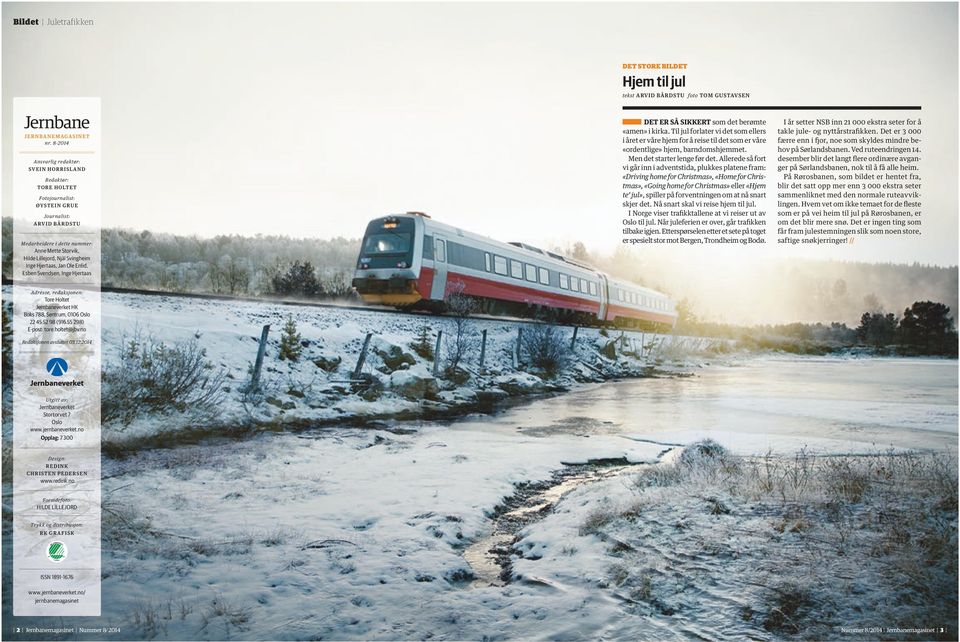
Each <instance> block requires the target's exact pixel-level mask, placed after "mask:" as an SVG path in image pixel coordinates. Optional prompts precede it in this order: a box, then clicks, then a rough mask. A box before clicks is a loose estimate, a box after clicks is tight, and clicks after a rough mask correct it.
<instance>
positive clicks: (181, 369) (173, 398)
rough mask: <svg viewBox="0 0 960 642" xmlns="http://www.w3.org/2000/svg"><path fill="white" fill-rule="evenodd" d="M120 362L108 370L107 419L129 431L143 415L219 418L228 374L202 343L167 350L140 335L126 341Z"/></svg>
mask: <svg viewBox="0 0 960 642" xmlns="http://www.w3.org/2000/svg"><path fill="white" fill-rule="evenodd" d="M122 345H123V347H122V348H121V352H120V359H119V361H117V362H115V363H113V364H108V365H106V366H105V367H104V369H103V375H102V378H103V394H102V403H101V410H100V412H101V419H102V421H103V422H104V423H109V422H112V421H119V422H120V423H122V424H123V425H129V424H130V422H132V421H133V420H134V419H135V418H136V417H137V416H139V415H141V414H143V413H154V414H167V413H170V412H174V411H176V412H185V411H187V410H189V411H190V412H192V413H195V414H198V415H200V416H205V415H206V414H207V413H210V412H213V411H214V410H215V409H216V408H217V405H218V404H219V403H220V402H221V400H222V399H223V396H224V391H223V383H224V380H225V377H226V373H225V372H223V371H222V370H221V371H218V372H217V371H215V370H214V365H213V364H212V363H211V362H210V361H208V360H207V358H206V354H207V352H206V350H205V349H204V348H201V347H200V344H199V343H198V342H197V340H196V338H191V339H190V340H188V341H183V342H180V343H175V344H173V345H167V344H166V343H164V342H163V341H158V340H157V339H155V338H153V337H152V336H146V337H143V336H142V335H141V334H140V332H139V330H137V331H135V332H134V334H133V336H132V337H131V338H130V339H127V338H126V337H124V338H123V341H122Z"/></svg>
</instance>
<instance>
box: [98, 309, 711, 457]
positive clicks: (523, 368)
mask: <svg viewBox="0 0 960 642" xmlns="http://www.w3.org/2000/svg"><path fill="white" fill-rule="evenodd" d="M102 317H103V343H104V356H103V363H104V367H105V368H110V367H116V364H118V363H119V360H120V355H121V352H122V351H124V350H127V349H128V347H129V345H130V342H131V340H134V339H136V340H138V342H139V343H140V344H141V345H142V344H144V343H146V342H148V341H152V342H163V343H164V344H165V345H166V346H167V347H171V346H177V345H180V346H183V345H186V344H189V343H191V342H193V343H195V345H196V346H197V347H199V348H201V349H203V350H204V351H205V358H206V360H208V361H209V363H210V366H211V367H210V372H211V374H213V375H217V374H222V375H224V377H225V378H224V379H223V380H222V384H223V385H222V388H223V393H224V394H223V396H222V398H221V399H219V400H217V403H216V404H215V407H214V409H213V412H207V413H198V412H196V411H195V409H190V408H188V409H187V411H185V412H167V413H153V414H151V413H147V412H146V411H144V412H139V413H137V414H136V416H135V417H133V419H132V420H131V419H130V418H127V419H126V420H124V421H109V422H106V423H105V425H104V441H105V442H107V443H116V444H124V443H126V442H131V443H132V442H136V441H137V440H138V439H139V438H142V437H145V436H156V435H168V436H170V437H175V435H176V433H177V432H178V431H180V430H183V429H196V428H198V427H212V428H222V429H227V430H233V429H236V428H238V427H247V426H263V425H284V424H286V425H290V424H298V425H304V424H309V425H316V424H319V423H334V422H336V423H340V422H343V421H344V420H347V419H368V420H369V419H372V418H386V419H395V418H397V417H405V418H407V417H414V416H426V415H430V416H437V415H442V414H451V413H453V412H456V411H457V410H458V409H463V408H472V407H477V406H478V403H481V402H483V401H487V402H496V401H497V400H503V399H505V398H507V397H509V396H518V395H525V394H531V393H544V392H549V391H558V390H565V389H568V388H570V387H571V386H576V385H577V384H578V383H584V382H591V381H603V380H605V379H607V378H613V377H619V376H637V375H639V374H641V373H643V372H644V368H645V367H646V366H648V365H650V364H653V363H660V364H661V365H663V367H664V368H667V369H669V368H670V367H677V366H678V365H679V366H680V367H682V366H683V363H682V361H681V362H679V363H678V357H683V356H684V355H686V354H688V353H689V352H690V350H687V349H685V348H686V347H690V346H692V344H693V343H694V341H695V340H690V339H683V338H679V337H674V336H669V335H653V334H650V333H646V334H641V333H638V332H631V333H627V334H626V335H625V336H624V340H623V341H622V342H619V343H617V345H616V348H615V352H614V351H612V348H613V347H612V346H610V345H609V344H611V342H614V341H615V340H616V339H617V338H618V337H620V333H619V332H612V331H611V332H610V333H609V334H608V333H606V332H604V333H602V334H601V332H600V331H599V330H597V329H595V328H581V329H580V330H579V331H578V335H577V341H576V345H575V347H574V348H573V350H569V354H567V355H565V356H566V357H567V358H569V359H570V363H569V367H568V368H565V369H564V371H563V372H562V373H561V374H560V375H559V376H557V377H546V376H543V375H542V373H540V372H538V371H537V370H536V368H533V367H531V366H530V364H528V363H526V364H525V363H524V361H525V360H527V356H526V352H525V351H523V350H522V351H521V355H520V363H518V362H517V357H516V347H517V336H518V329H519V328H525V329H526V331H527V332H528V333H529V332H531V326H530V325H528V324H520V323H516V322H511V321H508V320H501V319H490V320H471V321H469V322H468V323H467V324H466V325H465V326H464V327H463V330H462V332H463V341H462V343H461V345H462V346H463V347H462V353H463V356H462V359H461V361H460V371H459V372H458V373H457V374H458V375H459V376H458V377H451V376H445V375H444V371H445V370H446V369H447V367H448V366H449V365H450V358H451V354H452V353H453V352H454V351H455V349H456V346H455V337H456V335H457V327H456V323H455V321H454V320H453V319H452V318H450V317H437V316H433V315H404V314H390V313H386V314H385V313H378V312H369V311H363V310H356V309H347V308H337V307H311V306H305V305H283V304H279V303H270V302H246V301H223V300H212V299H198V298H187V297H175V296H146V295H131V294H111V293H105V294H104V295H103V303H102ZM288 319H292V320H293V322H294V323H295V325H296V332H297V334H298V335H299V342H298V344H299V349H300V351H301V352H300V355H299V357H298V358H297V359H296V361H293V360H291V359H289V358H287V359H282V358H281V355H280V352H281V351H280V343H281V340H282V337H283V334H284V326H285V324H286V323H287V321H288ZM266 324H270V326H271V328H270V333H269V336H268V344H267V349H266V354H265V357H264V365H263V371H262V374H261V377H260V389H259V392H258V393H257V394H250V393H249V392H247V388H248V385H249V383H250V380H251V369H252V367H253V365H254V363H255V361H256V357H257V351H258V345H259V338H260V334H261V329H262V327H263V326H264V325H266ZM438 331H443V334H444V337H443V339H442V340H441V342H440V353H441V356H440V360H439V368H438V375H439V376H434V372H433V370H434V361H433V359H432V358H431V357H430V356H429V354H427V355H424V354H422V353H418V352H417V351H416V350H415V349H414V347H415V345H416V344H417V343H418V342H421V343H422V344H423V345H426V346H427V347H428V350H429V351H432V350H433V348H434V347H435V346H436V337H437V332H438ZM483 331H486V333H487V344H486V350H485V354H484V363H483V369H482V370H481V368H480V363H479V360H480V352H481V333H482V332H483ZM572 331H573V330H572V329H571V328H560V329H558V330H557V333H558V335H557V336H558V338H559V340H560V341H562V342H563V344H564V345H565V346H566V345H567V344H568V343H569V342H570V341H571V338H572ZM368 333H371V334H372V335H373V336H372V338H371V343H370V348H369V350H368V351H367V355H366V358H365V361H364V364H363V367H362V368H361V377H360V378H364V379H366V380H367V382H366V383H365V384H363V385H356V384H353V383H351V381H353V380H355V376H354V375H355V374H356V373H355V367H356V364H357V361H358V358H359V356H360V354H361V351H362V348H363V344H364V340H365V337H366V335H367V334H368ZM421 337H422V338H421ZM604 348H606V354H604V353H603V349H604ZM641 353H642V357H641ZM665 359H666V360H667V361H669V363H667V364H663V361H664V360H665ZM538 374H539V375H541V376H537V375H538ZM110 394H111V392H110V388H109V386H105V388H104V396H105V402H107V401H109V396H110Z"/></svg>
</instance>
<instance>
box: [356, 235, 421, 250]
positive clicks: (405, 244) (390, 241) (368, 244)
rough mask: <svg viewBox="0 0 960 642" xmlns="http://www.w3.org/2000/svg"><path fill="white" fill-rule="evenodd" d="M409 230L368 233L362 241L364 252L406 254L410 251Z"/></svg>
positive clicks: (411, 238)
mask: <svg viewBox="0 0 960 642" xmlns="http://www.w3.org/2000/svg"><path fill="white" fill-rule="evenodd" d="M412 240H413V234H411V233H410V232H377V233H376V234H368V235H367V238H366V240H365V241H364V243H363V253H364V254H406V253H407V252H409V251H410V242H411V241H412Z"/></svg>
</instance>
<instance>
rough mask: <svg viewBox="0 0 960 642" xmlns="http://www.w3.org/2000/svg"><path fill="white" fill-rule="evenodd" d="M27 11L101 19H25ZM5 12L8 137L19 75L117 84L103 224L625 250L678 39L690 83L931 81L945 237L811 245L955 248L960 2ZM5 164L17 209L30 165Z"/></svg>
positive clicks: (937, 201)
mask: <svg viewBox="0 0 960 642" xmlns="http://www.w3.org/2000/svg"><path fill="white" fill-rule="evenodd" d="M20 14H23V15H24V16H29V17H41V18H43V17H47V16H50V17H65V18H66V17H83V18H92V19H93V20H94V21H95V26H94V27H34V28H23V27H13V26H12V24H11V23H12V18H13V17H15V16H19V15H20ZM3 15H4V20H3V110H4V114H5V115H6V116H7V117H6V118H5V119H4V128H5V129H4V134H5V135H4V141H3V143H4V153H5V157H6V158H9V153H10V136H9V133H10V129H9V128H10V122H9V114H10V113H11V100H12V97H13V96H44V95H73V96H100V97H102V109H103V132H104V144H103V174H104V176H103V224H104V225H105V226H124V227H130V228H136V229H150V230H154V231H164V232H176V233H186V234H199V235H203V236H211V235H215V234H222V233H237V234H255V233H286V234H290V235H294V236H315V237H332V236H338V235H343V236H348V237H356V236H359V235H361V234H362V231H363V228H364V225H365V223H366V221H367V220H369V219H370V218H373V217H376V216H380V215H383V214H385V213H388V212H398V211H405V210H423V211H426V212H428V213H430V214H432V215H433V216H434V217H435V218H437V219H439V220H442V221H444V222H448V223H451V224H454V225H458V226H461V227H464V228H467V229H470V230H474V231H477V232H480V233H484V234H488V235H490V236H493V237H496V238H500V239H502V240H524V241H527V242H530V243H535V244H540V245H548V244H553V243H567V242H573V241H578V240H579V241H583V242H584V243H586V244H587V245H588V246H589V247H591V248H594V249H598V250H605V251H609V250H611V249H612V248H613V247H614V246H615V244H616V243H617V242H618V241H619V238H620V227H621V225H620V220H621V210H620V191H621V190H620V182H621V179H620V173H621V171H620V164H621V154H620V152H619V147H620V134H621V129H622V127H621V124H620V118H621V117H622V114H621V111H620V105H621V104H622V101H621V99H620V94H621V89H620V75H621V70H620V63H622V62H632V61H636V62H647V61H650V62H661V61H669V62H686V63H688V64H689V65H690V67H689V69H688V71H687V78H688V80H687V83H688V89H690V90H694V91H700V90H702V91H711V90H724V91H750V92H752V94H753V98H752V100H753V101H755V102H757V103H764V104H777V103H779V104H818V103H831V104H921V105H922V106H923V111H922V117H923V127H924V129H925V130H926V132H927V133H928V135H927V136H926V143H925V146H926V158H925V161H924V165H923V172H924V178H925V184H926V187H925V192H924V202H925V212H926V224H925V227H924V235H923V237H921V238H919V239H915V240H911V241H904V240H902V239H895V240H887V241H883V240H878V239H868V240H864V241H863V242H860V243H858V244H856V245H854V246H841V247H829V248H820V249H818V250H817V251H815V252H813V255H815V256H822V257H830V258H849V259H857V260H870V261H887V260H893V261H906V262H913V261H920V262H930V263H938V264H950V265H953V264H956V262H957V218H958V217H957V147H956V142H957V121H956V114H957V6H956V4H938V5H923V4H908V5H900V4H880V5H869V4H853V5H829V6H824V5H815V4H805V5H785V4H781V3H778V4H745V5H724V4H710V5H694V4H686V5H669V6H666V5H654V4H607V5H596V4H592V5H582V4H530V5H506V4H481V5H471V4H455V5H450V4H421V5H411V4H389V5H375V4H349V5H341V4H310V5H308V4H287V5H279V4H269V5H266V4H207V5H202V4H200V5H196V4H195V5H178V4H143V5H133V4H101V5H85V4H71V5H36V4H34V5H18V4H9V3H7V4H4V5H3ZM886 115H887V116H889V114H886ZM771 117H778V115H776V114H772V115H771ZM3 181H4V182H3V186H4V194H3V206H4V214H5V215H10V214H12V213H11V212H10V203H11V199H10V190H9V187H10V178H9V165H5V167H4V174H3ZM687 251H690V252H695V251H696V250H687ZM769 251H772V252H784V249H783V247H776V246H773V247H772V248H770V249H769ZM794 252H799V250H794Z"/></svg>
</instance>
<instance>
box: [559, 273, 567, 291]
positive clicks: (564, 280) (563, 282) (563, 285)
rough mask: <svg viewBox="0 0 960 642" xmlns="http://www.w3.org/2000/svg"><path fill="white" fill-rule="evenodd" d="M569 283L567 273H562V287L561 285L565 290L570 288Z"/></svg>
mask: <svg viewBox="0 0 960 642" xmlns="http://www.w3.org/2000/svg"><path fill="white" fill-rule="evenodd" d="M567 283H568V282H567V275H566V274H561V275H560V287H561V288H562V289H564V290H566V289H568V288H569V285H567Z"/></svg>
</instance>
